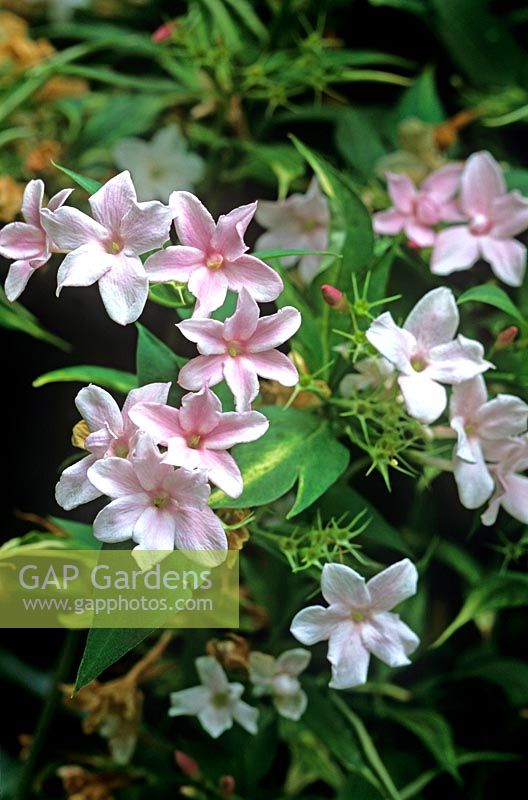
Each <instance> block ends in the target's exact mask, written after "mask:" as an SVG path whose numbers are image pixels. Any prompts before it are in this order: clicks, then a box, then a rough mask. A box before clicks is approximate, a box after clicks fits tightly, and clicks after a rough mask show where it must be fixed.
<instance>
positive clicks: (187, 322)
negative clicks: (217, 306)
mask: <svg viewBox="0 0 528 800" xmlns="http://www.w3.org/2000/svg"><path fill="white" fill-rule="evenodd" d="M176 327H177V328H179V330H180V331H181V332H182V333H183V335H184V336H185V338H186V339H188V340H189V341H190V342H194V343H195V344H196V345H197V347H198V351H199V352H200V354H201V355H204V356H214V355H220V354H222V353H225V352H226V342H225V339H224V336H223V333H224V326H223V324H222V323H221V322H219V321H218V320H216V319H184V320H183V322H179V323H178V324H177V325H176ZM180 374H181V373H180ZM182 385H183V384H182ZM184 388H186V389H187V388H190V387H187V386H186V387H184ZM193 388H194V387H193ZM196 388H197V389H201V388H202V387H201V386H197V387H196Z"/></svg>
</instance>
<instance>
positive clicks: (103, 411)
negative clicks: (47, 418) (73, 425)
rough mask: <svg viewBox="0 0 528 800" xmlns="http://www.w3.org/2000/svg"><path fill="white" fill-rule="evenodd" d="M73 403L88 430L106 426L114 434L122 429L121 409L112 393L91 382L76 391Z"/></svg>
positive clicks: (118, 434) (116, 434)
mask: <svg viewBox="0 0 528 800" xmlns="http://www.w3.org/2000/svg"><path fill="white" fill-rule="evenodd" d="M75 405H76V407H77V410H78V411H79V414H80V415H81V417H82V418H83V419H84V421H85V422H86V424H87V425H88V427H89V429H90V431H98V430H100V428H108V429H109V430H110V431H111V433H112V434H113V435H114V436H116V437H117V436H120V435H121V433H122V430H123V419H122V416H121V411H120V410H119V406H118V405H117V403H116V401H115V400H114V398H113V397H112V395H111V394H110V393H109V392H107V391H106V389H101V387H100V386H95V384H93V383H91V384H90V385H89V386H85V387H84V388H83V389H81V390H80V392H78V393H77V396H76V398H75Z"/></svg>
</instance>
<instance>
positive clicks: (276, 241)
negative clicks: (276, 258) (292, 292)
mask: <svg viewBox="0 0 528 800" xmlns="http://www.w3.org/2000/svg"><path fill="white" fill-rule="evenodd" d="M304 244H305V241H304V238H303V235H302V233H301V231H300V230H299V226H298V225H296V226H295V227H294V226H293V225H288V227H284V228H277V229H275V230H273V231H269V232H268V233H263V234H262V236H259V238H258V239H257V241H256V242H255V251H258V250H301V249H303V250H308V249H309V248H308V247H304ZM298 261H299V256H282V257H281V260H280V263H281V265H282V267H283V268H284V269H289V268H290V267H293V266H295V264H297V262H298Z"/></svg>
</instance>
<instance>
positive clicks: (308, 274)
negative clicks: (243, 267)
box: [255, 176, 330, 285]
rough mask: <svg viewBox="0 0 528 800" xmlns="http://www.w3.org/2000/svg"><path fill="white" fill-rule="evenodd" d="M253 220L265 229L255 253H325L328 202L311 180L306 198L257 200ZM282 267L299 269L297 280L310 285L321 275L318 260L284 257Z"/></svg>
mask: <svg viewBox="0 0 528 800" xmlns="http://www.w3.org/2000/svg"><path fill="white" fill-rule="evenodd" d="M255 219H256V220H257V222H258V223H259V225H262V227H263V228H267V229H268V230H267V232H266V233H263V234H262V235H261V236H259V238H258V239H257V241H256V244H255V248H256V249H257V250H326V249H327V247H328V228H329V225H330V212H329V209H328V202H327V200H326V197H325V196H324V194H323V193H322V191H321V188H320V186H319V182H318V180H317V178H316V177H315V176H314V177H313V178H312V180H311V182H310V185H309V187H308V191H307V192H306V194H299V193H296V194H292V195H290V196H289V197H288V198H286V200H277V201H276V202H270V201H268V200H260V201H259V205H258V209H257V213H256V216H255ZM281 262H282V264H283V266H284V267H293V266H294V265H295V264H298V266H299V277H300V278H301V280H302V282H303V283H304V284H307V285H308V284H310V283H311V282H312V281H313V279H314V278H315V276H316V275H317V274H318V272H320V271H321V264H322V258H321V256H301V257H300V258H299V256H283V258H282V259H281Z"/></svg>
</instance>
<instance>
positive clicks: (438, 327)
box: [403, 286, 460, 350]
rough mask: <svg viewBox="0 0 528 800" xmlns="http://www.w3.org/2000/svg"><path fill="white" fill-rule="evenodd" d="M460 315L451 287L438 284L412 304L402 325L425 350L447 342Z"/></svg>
mask: <svg viewBox="0 0 528 800" xmlns="http://www.w3.org/2000/svg"><path fill="white" fill-rule="evenodd" d="M459 322H460V316H459V313H458V308H457V304H456V301H455V298H454V296H453V292H452V291H451V289H447V288H446V287H445V286H439V287H438V289H433V290H432V291H430V292H427V294H425V295H424V296H423V297H422V299H421V300H419V301H418V302H417V303H416V305H415V306H414V308H413V310H412V311H411V313H410V314H409V316H408V317H407V319H406V320H405V325H404V326H403V327H404V329H405V330H406V331H409V332H410V333H412V334H413V336H414V337H415V339H416V341H417V342H418V344H419V345H421V347H423V348H424V349H425V350H429V348H431V347H435V346H436V345H438V344H443V343H444V342H449V341H450V340H451V339H452V338H453V336H454V335H455V333H456V330H457V328H458V324H459Z"/></svg>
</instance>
